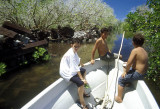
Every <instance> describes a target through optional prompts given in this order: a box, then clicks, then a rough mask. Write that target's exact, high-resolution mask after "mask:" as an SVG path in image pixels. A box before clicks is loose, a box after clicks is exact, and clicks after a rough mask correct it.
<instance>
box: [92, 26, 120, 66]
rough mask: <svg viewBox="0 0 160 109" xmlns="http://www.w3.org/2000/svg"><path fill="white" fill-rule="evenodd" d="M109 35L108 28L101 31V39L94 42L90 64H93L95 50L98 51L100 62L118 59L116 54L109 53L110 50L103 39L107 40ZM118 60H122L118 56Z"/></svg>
mask: <svg viewBox="0 0 160 109" xmlns="http://www.w3.org/2000/svg"><path fill="white" fill-rule="evenodd" d="M109 34H110V29H109V28H102V29H101V37H100V38H99V39H98V40H97V41H96V43H95V45H94V47H93V50H92V56H91V64H94V63H95V60H94V55H95V52H96V50H97V49H98V53H99V57H100V59H102V60H107V59H115V58H118V54H115V53H111V51H110V49H109V48H108V45H107V42H106V41H105V39H107V37H108V35H109ZM120 58H122V56H120Z"/></svg>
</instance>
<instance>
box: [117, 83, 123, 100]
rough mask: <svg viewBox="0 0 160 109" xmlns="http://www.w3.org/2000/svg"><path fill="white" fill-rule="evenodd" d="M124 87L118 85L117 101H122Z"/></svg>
mask: <svg viewBox="0 0 160 109" xmlns="http://www.w3.org/2000/svg"><path fill="white" fill-rule="evenodd" d="M123 90H124V87H122V86H120V85H118V96H116V97H115V101H116V102H118V103H122V101H123V100H122V95H123Z"/></svg>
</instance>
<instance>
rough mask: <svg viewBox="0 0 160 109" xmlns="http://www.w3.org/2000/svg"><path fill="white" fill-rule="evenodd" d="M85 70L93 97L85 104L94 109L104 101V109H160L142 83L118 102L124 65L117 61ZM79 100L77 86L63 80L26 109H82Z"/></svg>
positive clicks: (87, 66)
mask: <svg viewBox="0 0 160 109" xmlns="http://www.w3.org/2000/svg"><path fill="white" fill-rule="evenodd" d="M84 68H85V69H86V72H87V75H86V79H87V81H88V84H89V86H90V88H88V89H85V91H86V93H90V97H88V98H85V102H86V104H88V105H89V107H90V109H100V108H101V106H102V105H99V104H97V103H98V101H101V100H103V99H104V97H105V100H104V101H105V103H104V109H105V108H106V109H107V108H112V109H159V107H158V105H157V103H156V101H155V99H154V97H153V95H152V94H151V92H150V90H149V89H148V87H147V86H146V84H145V82H144V81H142V80H139V81H137V82H134V83H132V84H131V86H129V87H126V88H125V91H124V97H123V102H122V103H117V102H115V101H114V96H115V95H117V80H116V79H117V78H118V77H119V76H120V75H121V74H122V72H123V61H121V60H119V61H118V64H117V60H116V61H112V62H110V61H108V62H106V61H102V60H100V59H97V60H96V62H95V64H94V65H91V64H90V63H86V64H85V66H84ZM117 73H118V76H117ZM115 86H116V87H115ZM115 89H116V90H115ZM115 91H116V92H115ZM115 93H116V94H115ZM78 99H79V97H78V92H77V86H76V85H75V84H73V83H71V82H66V81H65V80H64V79H62V78H60V79H58V80H57V81H56V82H54V83H53V84H51V85H50V86H49V87H47V88H46V89H45V90H43V91H42V92H41V93H40V94H38V95H37V96H36V97H35V98H33V99H32V100H31V101H29V102H28V103H27V104H26V105H25V106H23V107H22V109H81V108H80V107H79V106H78V105H77V104H78V103H77V102H78V101H79V100H78Z"/></svg>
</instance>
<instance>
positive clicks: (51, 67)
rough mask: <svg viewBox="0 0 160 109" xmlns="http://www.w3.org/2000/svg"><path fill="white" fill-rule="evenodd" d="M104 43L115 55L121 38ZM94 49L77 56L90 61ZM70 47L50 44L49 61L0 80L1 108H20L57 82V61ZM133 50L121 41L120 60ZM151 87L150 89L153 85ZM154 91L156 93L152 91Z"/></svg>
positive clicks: (87, 46) (84, 46)
mask: <svg viewBox="0 0 160 109" xmlns="http://www.w3.org/2000/svg"><path fill="white" fill-rule="evenodd" d="M107 42H108V45H109V48H110V49H111V50H112V52H115V53H118V52H119V48H120V43H121V35H119V36H117V37H111V38H109V39H108V40H107ZM93 46H94V43H89V44H82V45H81V47H80V49H79V51H78V54H79V57H81V61H82V63H86V62H88V61H90V59H91V51H92V48H93ZM69 48H70V45H69V44H56V43H50V44H49V48H48V51H49V53H50V54H51V56H52V58H51V60H50V61H49V62H46V63H43V64H39V65H30V66H29V67H26V68H24V69H18V71H16V72H11V73H9V74H8V75H7V77H5V79H0V87H1V90H0V109H18V108H21V107H22V106H23V105H24V104H26V103H27V102H28V101H29V100H31V99H32V98H33V97H34V96H36V95H37V94H38V93H40V92H41V91H42V90H43V89H45V88H46V87H47V86H49V85H50V84H51V83H53V82H54V81H56V80H57V79H58V78H59V77H60V76H59V63H60V59H61V57H62V56H63V54H64V53H65V52H66V51H67V50H68V49H69ZM132 48H133V46H132V43H131V39H124V42H123V48H122V51H121V54H122V55H123V61H127V59H128V57H129V54H130V51H131V50H132ZM97 57H98V53H97V52H96V55H95V58H97ZM150 86H152V84H151V85H150ZM152 89H153V87H152ZM153 92H154V93H155V90H154V91H153ZM155 94H157V95H155V97H156V99H157V100H158V98H157V97H158V96H160V94H158V93H155ZM159 101H160V100H159ZM158 103H159V102H158Z"/></svg>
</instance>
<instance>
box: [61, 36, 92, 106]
mask: <svg viewBox="0 0 160 109" xmlns="http://www.w3.org/2000/svg"><path fill="white" fill-rule="evenodd" d="M79 47H80V40H79V39H77V38H76V39H73V40H72V44H71V48H70V49H69V50H68V51H67V52H66V53H65V54H64V56H63V57H62V59H61V62H60V75H61V77H63V78H64V79H65V80H67V81H71V82H73V83H75V84H76V85H77V87H78V95H79V99H80V103H81V107H82V108H83V109H87V108H86V104H85V101H84V97H83V96H84V95H85V96H87V95H86V94H85V93H84V84H87V81H86V79H85V76H86V70H85V69H84V68H80V67H79V64H80V58H79V56H78V54H77V51H78V49H79ZM88 96H89V95H88Z"/></svg>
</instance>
